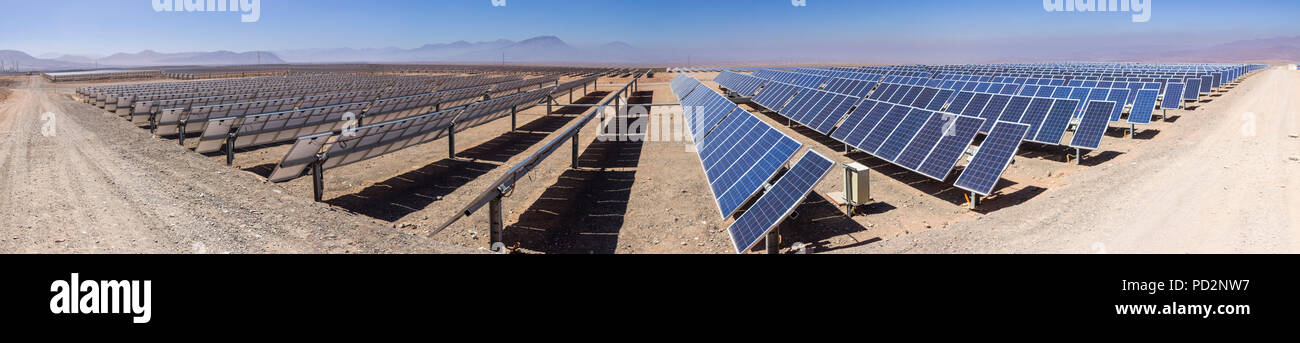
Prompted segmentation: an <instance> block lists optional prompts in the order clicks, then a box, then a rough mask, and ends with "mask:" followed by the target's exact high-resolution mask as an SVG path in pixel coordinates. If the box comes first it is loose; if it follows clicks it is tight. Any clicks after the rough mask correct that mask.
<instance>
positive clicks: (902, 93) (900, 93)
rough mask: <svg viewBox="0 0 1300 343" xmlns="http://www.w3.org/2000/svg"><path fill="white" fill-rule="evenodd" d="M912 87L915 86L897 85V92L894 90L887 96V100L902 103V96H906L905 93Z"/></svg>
mask: <svg viewBox="0 0 1300 343" xmlns="http://www.w3.org/2000/svg"><path fill="white" fill-rule="evenodd" d="M913 88H916V86H902V87H899V88H898V91H897V92H894V95H891V96H890V97H889V100H888V101H889V102H892V103H895V104H902V103H903V98H906V97H907V93H909V92H911V91H912V89H913Z"/></svg>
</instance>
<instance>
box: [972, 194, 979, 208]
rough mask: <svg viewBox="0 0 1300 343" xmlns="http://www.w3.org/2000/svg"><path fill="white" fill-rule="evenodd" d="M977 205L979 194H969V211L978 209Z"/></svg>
mask: <svg viewBox="0 0 1300 343" xmlns="http://www.w3.org/2000/svg"><path fill="white" fill-rule="evenodd" d="M979 205H980V195H979V194H975V192H971V193H970V209H971V210H974V209H975V208H976V207H978V206H979Z"/></svg>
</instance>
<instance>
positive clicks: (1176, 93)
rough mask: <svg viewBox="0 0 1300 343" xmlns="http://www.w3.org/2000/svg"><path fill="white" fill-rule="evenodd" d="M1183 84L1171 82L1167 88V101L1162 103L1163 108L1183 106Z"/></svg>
mask: <svg viewBox="0 0 1300 343" xmlns="http://www.w3.org/2000/svg"><path fill="white" fill-rule="evenodd" d="M1183 86H1184V85H1183V84H1181V83H1171V84H1169V86H1168V89H1167V90H1165V101H1164V102H1163V103H1161V104H1160V108H1163V109H1175V110H1176V109H1179V108H1182V107H1183Z"/></svg>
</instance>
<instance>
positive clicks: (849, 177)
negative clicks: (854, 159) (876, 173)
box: [844, 163, 871, 206]
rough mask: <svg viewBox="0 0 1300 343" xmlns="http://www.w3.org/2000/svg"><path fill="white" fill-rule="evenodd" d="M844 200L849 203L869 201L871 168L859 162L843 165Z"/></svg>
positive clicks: (865, 203) (857, 203)
mask: <svg viewBox="0 0 1300 343" xmlns="http://www.w3.org/2000/svg"><path fill="white" fill-rule="evenodd" d="M844 201H845V202H847V203H848V204H850V205H857V206H861V205H867V204H870V203H871V169H870V168H867V166H864V165H862V164H861V163H849V164H845V165H844Z"/></svg>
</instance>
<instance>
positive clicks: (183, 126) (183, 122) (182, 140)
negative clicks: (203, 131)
mask: <svg viewBox="0 0 1300 343" xmlns="http://www.w3.org/2000/svg"><path fill="white" fill-rule="evenodd" d="M176 127H177V128H178V131H179V132H180V135H181V146H185V119H181V123H180V124H177V125H176Z"/></svg>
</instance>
